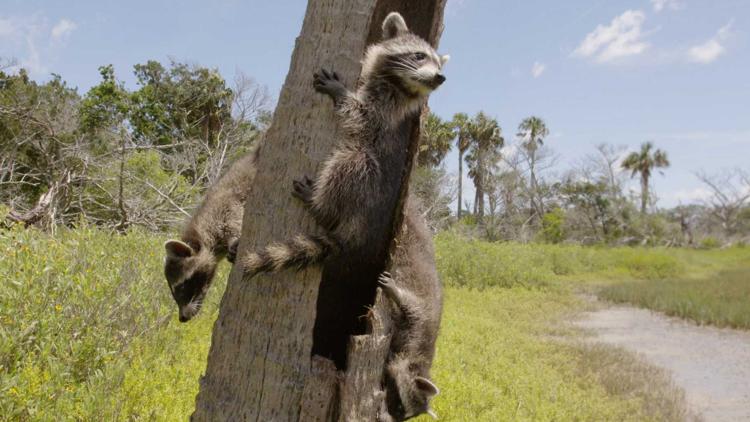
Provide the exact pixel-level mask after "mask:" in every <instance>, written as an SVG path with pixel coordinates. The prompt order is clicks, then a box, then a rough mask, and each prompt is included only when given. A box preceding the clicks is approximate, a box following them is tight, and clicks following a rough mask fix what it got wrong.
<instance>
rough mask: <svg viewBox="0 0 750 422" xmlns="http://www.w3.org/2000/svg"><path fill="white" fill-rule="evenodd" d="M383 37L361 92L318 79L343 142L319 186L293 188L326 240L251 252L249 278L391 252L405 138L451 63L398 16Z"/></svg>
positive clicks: (306, 238) (329, 75)
mask: <svg viewBox="0 0 750 422" xmlns="http://www.w3.org/2000/svg"><path fill="white" fill-rule="evenodd" d="M383 38H384V39H383V40H382V41H381V42H379V43H377V44H374V45H372V46H370V47H369V48H368V49H367V52H366V54H365V58H364V60H363V63H362V73H361V75H360V80H359V88H358V89H357V91H356V92H351V91H349V90H347V89H346V87H344V85H343V84H342V83H341V82H340V81H339V77H338V75H337V74H336V73H335V72H332V71H327V70H321V71H320V72H319V73H316V74H315V75H314V78H313V86H314V88H315V90H316V91H318V92H320V93H323V94H326V95H328V96H330V97H331V98H332V99H333V105H334V109H335V112H336V113H337V115H338V117H339V119H340V125H341V127H342V129H343V132H344V133H343V139H341V140H340V142H339V144H338V146H337V147H336V148H335V149H334V151H333V153H332V154H331V156H330V157H329V158H328V159H327V160H326V162H325V163H324V165H323V168H322V170H321V171H320V173H319V174H318V176H317V178H316V179H315V180H314V181H313V180H311V179H310V178H308V177H304V178H303V179H301V180H296V181H295V182H294V183H293V194H294V196H296V197H297V198H299V199H300V200H302V201H303V203H304V204H305V205H306V206H307V208H308V209H309V211H310V213H311V215H312V216H313V218H314V219H315V221H316V222H317V223H318V224H319V225H320V226H321V227H322V228H324V229H325V233H324V234H323V235H319V236H311V235H305V234H300V235H297V236H296V237H294V238H293V239H292V240H291V241H287V242H285V243H277V244H272V245H270V246H267V247H265V248H264V249H262V250H260V251H257V252H251V253H248V254H247V255H245V256H244V257H243V262H242V264H243V267H244V271H245V274H246V275H250V276H252V275H254V274H256V273H259V272H270V271H278V270H281V269H285V268H297V269H301V268H304V267H306V266H309V265H314V264H320V263H323V262H324V261H325V260H326V259H327V258H329V257H331V256H332V255H344V254H345V255H346V257H347V259H349V262H355V261H357V260H358V259H360V257H361V259H362V260H370V261H375V260H378V259H380V258H382V251H385V250H387V244H388V241H389V239H388V236H389V233H390V227H391V225H392V216H389V215H386V214H388V213H384V212H383V210H390V209H393V208H394V207H395V205H396V202H397V200H398V196H399V190H398V185H399V183H398V182H399V181H400V178H401V169H402V168H403V167H402V163H403V162H404V160H405V150H406V148H407V146H406V143H405V142H404V140H403V131H404V128H405V125H406V124H408V123H409V119H410V118H411V117H413V116H416V115H417V114H418V113H419V111H420V108H421V106H422V104H423V103H424V101H425V100H426V98H427V96H428V95H429V94H430V93H431V92H432V91H433V90H435V89H436V88H437V87H438V86H439V85H440V84H442V83H443V82H444V81H445V76H443V74H442V73H441V72H440V70H441V68H442V66H443V64H445V62H446V61H447V60H448V56H442V57H441V56H438V54H437V53H436V52H435V50H434V49H433V48H432V47H431V46H430V45H429V44H428V43H427V42H426V41H424V40H423V39H422V38H420V37H418V36H416V35H414V34H413V33H411V32H410V31H409V29H408V28H407V27H406V23H405V22H404V19H403V18H402V17H401V15H399V14H398V13H395V12H394V13H391V14H389V15H388V16H387V17H386V19H385V20H384V22H383ZM373 250H378V251H380V252H378V253H374V254H373V253H372V251H373ZM342 252H343V254H342ZM381 262H382V261H381ZM378 272H379V271H378ZM378 272H376V274H377V273H378ZM373 281H374V280H373ZM373 286H374V284H373ZM373 289H374V287H373Z"/></svg>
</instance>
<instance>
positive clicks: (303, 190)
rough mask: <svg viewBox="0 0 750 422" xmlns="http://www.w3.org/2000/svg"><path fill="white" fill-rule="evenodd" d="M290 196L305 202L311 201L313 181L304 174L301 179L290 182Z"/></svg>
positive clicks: (309, 202)
mask: <svg viewBox="0 0 750 422" xmlns="http://www.w3.org/2000/svg"><path fill="white" fill-rule="evenodd" d="M292 188H293V189H292V196H294V197H295V198H297V199H299V200H300V201H302V202H304V203H305V204H311V203H312V195H313V181H312V179H310V178H309V177H307V176H305V177H304V178H302V180H295V181H293V182H292Z"/></svg>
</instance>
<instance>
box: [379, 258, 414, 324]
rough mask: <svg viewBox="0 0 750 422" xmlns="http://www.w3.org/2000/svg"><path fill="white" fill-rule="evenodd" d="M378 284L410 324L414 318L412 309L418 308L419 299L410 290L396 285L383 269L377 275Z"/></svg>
mask: <svg viewBox="0 0 750 422" xmlns="http://www.w3.org/2000/svg"><path fill="white" fill-rule="evenodd" d="M378 284H380V287H381V288H382V289H383V293H385V295H386V296H387V297H388V298H389V299H391V300H392V301H393V303H394V304H396V306H397V307H398V308H399V310H400V311H401V314H402V315H403V317H404V318H405V320H406V321H405V322H406V323H407V324H408V325H412V324H413V323H414V320H415V315H414V310H416V309H420V307H421V306H420V303H421V301H420V299H419V298H418V297H417V296H416V295H415V294H414V293H412V292H410V291H408V290H404V289H402V288H399V287H398V286H396V282H395V280H393V277H392V276H391V273H389V272H387V271H385V272H383V273H382V274H380V277H378Z"/></svg>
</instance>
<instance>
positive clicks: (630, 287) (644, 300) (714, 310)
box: [599, 266, 750, 329]
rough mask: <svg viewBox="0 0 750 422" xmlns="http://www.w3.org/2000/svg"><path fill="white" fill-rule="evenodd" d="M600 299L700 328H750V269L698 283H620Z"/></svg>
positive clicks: (688, 280) (603, 292)
mask: <svg viewBox="0 0 750 422" xmlns="http://www.w3.org/2000/svg"><path fill="white" fill-rule="evenodd" d="M599 295H600V296H601V297H603V298H605V299H607V300H611V301H613V302H628V303H632V304H634V305H637V306H640V307H643V308H649V309H653V310H656V311H661V312H664V313H666V314H668V315H673V316H678V317H681V318H685V319H689V320H692V321H695V322H697V323H699V324H712V325H716V326H719V327H733V328H745V329H749V328H750V266H747V267H742V268H735V269H729V270H724V271H719V272H716V273H714V274H713V275H711V276H708V277H704V278H699V279H695V278H674V279H673V278H670V279H666V280H658V281H639V282H633V281H630V282H621V283H616V284H611V285H608V286H605V287H603V288H602V289H601V290H600V291H599Z"/></svg>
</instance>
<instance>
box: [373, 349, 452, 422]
mask: <svg viewBox="0 0 750 422" xmlns="http://www.w3.org/2000/svg"><path fill="white" fill-rule="evenodd" d="M438 393H440V390H439V389H438V388H437V386H436V385H435V384H433V383H432V381H430V380H428V379H427V378H424V377H421V376H415V375H414V373H413V370H412V368H410V367H409V362H408V360H407V359H403V358H395V359H394V360H393V361H392V362H391V363H390V364H388V368H387V369H386V373H385V406H384V407H385V408H386V409H387V412H383V411H381V412H380V413H381V416H380V417H379V421H380V422H386V421H404V420H407V419H411V418H414V417H417V416H419V415H421V414H423V413H427V414H428V415H430V416H432V417H433V418H435V419H437V416H436V415H435V412H433V411H432V409H431V408H430V400H432V398H433V397H435V396H436V395H438Z"/></svg>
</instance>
